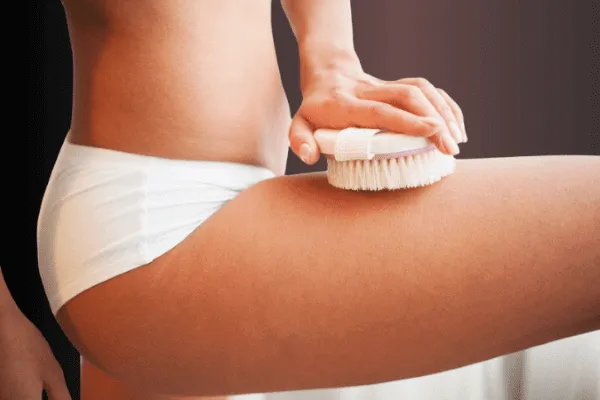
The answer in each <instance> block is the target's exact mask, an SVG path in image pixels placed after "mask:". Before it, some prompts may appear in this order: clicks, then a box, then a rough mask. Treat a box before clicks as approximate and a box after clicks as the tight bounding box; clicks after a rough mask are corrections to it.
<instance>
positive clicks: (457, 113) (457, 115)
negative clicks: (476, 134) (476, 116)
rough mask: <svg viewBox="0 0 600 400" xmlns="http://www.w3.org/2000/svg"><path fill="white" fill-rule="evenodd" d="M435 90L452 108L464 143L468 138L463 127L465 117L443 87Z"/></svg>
mask: <svg viewBox="0 0 600 400" xmlns="http://www.w3.org/2000/svg"><path fill="white" fill-rule="evenodd" d="M437 91H438V92H439V93H440V95H441V96H442V97H443V98H444V99H445V100H446V103H448V105H449V106H450V108H451V109H452V112H453V113H454V117H455V118H456V121H458V124H459V126H460V128H461V131H462V139H463V140H462V141H463V142H465V143H466V142H467V141H468V140H469V139H468V138H467V130H466V129H465V117H464V115H463V112H462V110H461V109H460V107H459V106H458V104H457V103H456V102H455V101H454V99H452V97H450V96H449V95H448V93H446V91H445V90H444V89H440V88H437Z"/></svg>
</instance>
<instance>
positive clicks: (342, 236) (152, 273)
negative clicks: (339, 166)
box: [58, 0, 600, 400]
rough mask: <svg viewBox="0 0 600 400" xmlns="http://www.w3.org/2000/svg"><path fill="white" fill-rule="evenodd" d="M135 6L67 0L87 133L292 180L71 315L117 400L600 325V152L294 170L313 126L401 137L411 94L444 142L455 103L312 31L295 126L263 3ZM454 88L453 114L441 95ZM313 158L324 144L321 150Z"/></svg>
mask: <svg viewBox="0 0 600 400" xmlns="http://www.w3.org/2000/svg"><path fill="white" fill-rule="evenodd" d="M307 3H312V4H313V6H314V5H315V4H316V3H314V2H308V1H307ZM128 4H129V3H127V2H121V1H118V0H104V1H100V0H95V1H89V0H88V1H86V0H66V1H65V6H66V10H67V15H68V20H69V30H70V33H71V41H72V44H73V51H74V58H75V90H74V108H73V124H72V129H71V138H72V141H73V142H75V143H78V144H83V145H89V146H97V147H106V148H111V149H116V150H121V151H128V152H132V153H140V154H149V155H154V156H159V157H172V158H180V159H205V160H222V161H234V162H241V163H248V164H254V165H262V166H265V167H267V168H270V169H271V170H273V171H274V172H275V173H276V175H278V177H277V178H275V179H271V180H268V181H265V182H261V183H259V184H257V185H255V186H253V187H251V188H249V189H248V190H246V191H244V192H243V193H242V194H240V195H239V196H238V197H236V198H235V199H234V200H232V201H230V202H228V203H227V204H226V205H224V206H223V207H222V208H221V209H220V210H219V211H218V212H217V213H216V214H214V215H213V216H212V217H211V218H210V219H209V220H208V221H206V222H205V223H204V224H203V225H201V226H200V227H198V228H197V229H196V230H195V231H194V232H193V233H192V234H191V235H190V236H189V237H188V238H186V239H185V240H184V241H183V242H182V243H181V244H180V245H178V246H177V247H175V248H174V249H172V250H171V251H169V252H168V253H167V254H165V255H163V256H162V257H160V258H158V259H157V260H155V261H154V262H152V263H150V264H149V265H146V266H143V267H140V268H138V269H136V270H134V271H131V272H128V273H126V274H123V275H121V276H119V277H116V278H114V279H111V280H109V281H107V282H104V283H102V284H100V285H98V286H96V287H94V288H91V289H89V290H87V291H85V292H83V293H81V294H80V295H79V296H77V297H75V298H74V299H73V300H71V301H70V302H69V303H67V305H65V306H64V307H63V308H62V309H61V310H60V312H59V314H58V320H59V322H60V324H61V326H62V328H63V329H64V331H65V333H66V334H67V335H68V336H69V338H70V339H71V341H72V342H73V344H74V345H75V346H76V347H77V348H78V349H79V350H80V351H81V353H82V355H83V356H84V357H85V359H86V361H85V362H84V368H83V370H82V385H83V387H84V388H86V387H87V388H94V387H95V388H104V389H98V390H106V391H107V393H105V394H104V396H103V397H102V396H101V397H99V398H113V399H115V400H121V399H127V398H130V397H127V396H128V395H129V394H126V393H127V392H128V391H130V393H131V391H132V390H133V391H134V392H137V393H138V394H135V395H130V396H138V395H139V396H141V394H139V393H143V392H148V391H151V392H154V393H170V394H172V395H192V396H201V395H207V396H219V395H227V394H234V393H252V392H267V391H279V390H293V389H307V388H324V387H341V386H354V385H359V384H367V383H376V382H384V381H389V380H395V379H401V378H406V377H413V376H420V375H424V374H428V373H432V372H436V371H441V370H445V369H449V368H454V367H458V366H461V365H466V364H469V363H473V362H477V361H482V360H485V359H489V358H492V357H494V356H497V355H500V354H506V353H509V352H513V351H516V350H519V349H523V348H527V347H530V346H533V345H536V344H541V343H545V342H548V341H551V340H555V339H559V338H562V337H566V336H570V335H574V334H577V333H582V332H588V331H590V330H594V329H598V328H600V318H599V316H600V293H599V292H598V290H597V282H598V281H599V280H600V249H599V248H598V246H597V243H598V242H599V241H600V210H599V207H598V204H600V172H598V171H600V158H599V157H584V156H581V157H576V156H572V157H528V158H507V159H486V160H461V161H459V162H458V169H457V172H456V173H455V174H454V175H452V176H450V177H448V178H446V179H444V180H443V181H441V182H439V183H438V184H435V185H433V186H431V187H428V188H419V189H412V190H404V191H395V192H380V193H354V192H347V191H341V190H337V189H334V188H332V187H330V186H329V185H328V184H327V182H326V179H325V177H324V175H323V174H306V175H300V176H290V177H285V176H281V175H283V171H284V169H285V163H286V155H287V149H288V145H291V146H292V149H293V150H294V152H296V154H298V155H300V154H299V148H300V147H301V145H302V144H303V143H310V145H313V146H314V142H312V141H310V133H311V132H312V130H313V129H315V128H316V125H336V124H342V123H343V121H344V119H345V121H346V122H345V123H347V124H350V123H352V124H353V125H363V124H364V125H369V123H375V124H376V125H381V126H378V127H385V126H384V125H387V124H394V126H397V127H398V130H401V129H400V128H401V127H400V126H398V124H399V123H400V122H399V121H400V120H402V118H390V116H389V115H390V113H391V111H394V112H393V113H392V114H394V113H395V114H396V115H397V114H398V113H397V110H400V109H403V110H404V111H407V112H411V113H413V114H414V116H413V117H414V118H411V121H412V122H413V123H415V121H421V122H422V119H419V118H437V119H438V120H439V121H441V122H439V124H438V125H439V126H438V125H436V127H432V129H431V130H429V129H424V130H423V131H422V132H421V131H420V133H418V132H415V134H421V135H424V136H429V137H432V139H433V140H435V141H436V142H437V143H439V144H440V146H441V143H442V141H441V137H442V135H443V134H444V133H448V132H450V131H449V130H448V129H447V126H446V122H448V119H455V120H457V121H459V120H460V118H462V114H461V112H460V110H459V109H458V108H457V107H458V106H457V105H456V104H454V103H453V102H452V101H451V99H449V97H448V96H444V95H442V94H441V93H442V92H440V91H439V90H431V87H430V86H429V85H428V82H426V81H424V80H422V79H418V80H414V79H412V80H407V81H404V82H403V83H399V82H388V83H385V82H383V81H378V80H376V79H375V78H373V77H370V76H368V75H367V74H364V73H363V72H362V70H360V69H357V66H356V64H355V63H354V62H353V61H348V60H349V59H350V60H352V59H353V57H350V58H348V54H350V53H349V52H348V51H349V50H348V49H344V48H343V49H341V51H340V52H337V51H336V52H330V51H324V50H323V49H315V48H314V42H312V43H311V41H310V40H306V41H305V40H302V41H300V40H299V42H301V43H306V46H308V47H302V48H301V49H300V52H301V54H302V55H303V56H302V70H303V84H302V86H303V95H304V97H305V101H304V102H303V106H301V112H300V114H298V115H299V117H298V118H297V119H296V121H300V123H301V126H300V128H298V126H296V127H294V126H292V129H291V137H290V139H289V140H288V132H289V131H290V125H291V116H290V113H289V107H288V105H287V100H286V98H285V93H284V91H283V88H282V85H281V80H280V77H279V72H278V70H277V62H276V57H275V52H274V46H273V40H272V36H271V28H270V24H269V15H270V3H269V2H268V1H266V0H261V1H254V2H251V3H248V2H239V1H233V0H230V1H227V0H226V1H217V0H206V1H202V2H189V1H184V0H174V1H169V2H164V1H157V0H146V1H144V2H139V3H136V5H135V7H130V6H128ZM313 8H314V9H318V7H313ZM331 10H333V11H331V12H334V11H335V8H332V9H331ZM288 11H289V10H288ZM323 11H324V12H325V10H323ZM296 13H297V14H298V15H300V16H299V17H297V18H299V19H302V18H305V19H306V20H309V14H306V15H305V16H304V17H302V15H304V14H303V13H301V12H298V10H296ZM342 17H344V16H342ZM345 17H348V16H347V15H346V16H345ZM296 25H297V26H305V25H306V24H296ZM333 42H336V43H340V41H333ZM342 42H343V43H346V42H347V41H342ZM342 47H343V46H342ZM308 49H310V50H308ZM328 50H330V49H328ZM338 50H339V49H338ZM339 53H341V54H343V56H340V57H337V56H336V57H335V58H334V59H332V58H331V54H335V55H337V54H339ZM327 54H329V56H325V55H327ZM326 57H329V58H326ZM247 60H253V62H252V63H248V62H247ZM324 60H327V61H324ZM240 65H244V68H240ZM332 82H333V84H332ZM340 82H341V83H340ZM338 83H340V84H338ZM398 85H401V86H398ZM382 87H383V89H382ZM411 87H412V88H413V89H409V88H411ZM420 87H422V89H419V90H420V91H419V92H418V93H421V94H420V95H416V93H417V92H416V91H415V89H414V88H420ZM391 94H395V95H394V96H391ZM438 94H440V96H442V97H437V96H438ZM433 97H435V99H437V100H435V99H433ZM440 98H444V99H446V103H444V104H445V105H446V107H448V110H451V112H450V113H448V112H447V110H446V111H443V110H441V109H440V110H438V108H444V107H443V106H442V105H440V104H442V103H441V102H440V100H439V99H440ZM342 100H343V101H342ZM427 101H430V103H431V104H429V105H427V104H426V103H427ZM373 102H376V103H377V106H376V107H374V104H373ZM359 103H360V104H359ZM322 105H327V107H322ZM388 106H393V107H396V109H395V110H391V109H390V108H389V107H388ZM357 110H358V111H361V112H357ZM325 115H327V116H329V117H330V118H332V117H331V115H335V116H336V117H335V118H336V119H335V120H331V119H330V120H325V119H323V118H324V116H325ZM350 117H352V118H354V120H351V119H350ZM405 125H406V124H405ZM405 125H402V126H405ZM414 126H420V127H421V128H422V127H423V125H422V124H419V123H415V125H414ZM322 127H327V126H322ZM421 128H419V129H421ZM463 133H464V132H463ZM471 134H477V133H476V132H474V133H471ZM436 138H437V139H436ZM290 142H291V143H290ZM317 154H318V153H317V151H316V149H315V148H314V147H313V148H311V153H310V159H309V160H308V163H313V162H315V161H316V157H317ZM98 332H102V334H101V335H100V334H98ZM91 365H95V366H96V368H92V367H91ZM88 366H90V368H88ZM109 388H112V389H109ZM142 388H143V391H142ZM84 390H85V389H84ZM109 390H114V392H108V391H109ZM91 392H93V391H92V390H89V391H88V394H84V396H88V398H89V399H93V397H91V396H92V395H91V394H89V393H91ZM96 393H100V392H96ZM115 393H117V394H115ZM123 393H125V394H123ZM97 395H98V396H100V394H97ZM119 396H121V397H119ZM158 398H160V399H161V400H163V398H165V399H166V398H168V397H158ZM83 399H84V400H87V399H86V398H85V397H83Z"/></svg>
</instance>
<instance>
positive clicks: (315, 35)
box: [282, 0, 467, 164]
mask: <svg viewBox="0 0 600 400" xmlns="http://www.w3.org/2000/svg"><path fill="white" fill-rule="evenodd" d="M282 5H283V9H284V11H285V13H286V15H287V17H288V19H289V21H290V25H291V26H292V30H293V31H294V34H295V36H296V40H297V41H298V50H299V53H300V88H301V90H302V97H303V100H302V105H301V107H300V109H299V110H298V112H297V113H296V115H295V116H294V119H293V120H292V125H291V127H290V147H291V149H292V151H293V152H294V153H296V155H297V156H298V157H300V158H301V159H302V160H303V161H304V162H305V163H307V164H314V163H315V162H316V161H317V160H318V159H319V149H318V146H317V144H316V142H315V140H314V138H313V133H314V131H315V130H316V129H318V128H338V129H340V128H345V127H348V126H358V127H369V128H381V129H386V130H390V131H392V132H401V133H405V134H408V135H416V136H425V137H428V138H429V139H430V140H431V141H432V142H433V143H434V144H435V145H436V146H437V147H438V149H439V150H440V151H441V152H444V153H447V154H452V155H455V154H458V152H459V149H458V145H457V143H460V142H465V141H466V140H467V134H466V131H465V127H464V118H463V115H462V111H461V110H460V107H459V106H458V104H456V102H455V101H454V100H453V99H452V98H451V97H450V96H449V95H448V94H447V93H446V92H445V91H443V90H442V89H439V88H436V87H435V86H433V84H431V83H430V82H429V81H427V80H425V79H423V78H408V79H404V80H398V81H391V82H385V81H382V80H381V79H377V78H375V77H373V76H371V75H369V74H367V73H365V72H364V71H363V69H362V66H361V63H360V60H359V58H358V55H357V54H356V51H355V49H354V40H353V32H352V12H351V9H350V0H327V1H322V0H282ZM461 127H462V128H461Z"/></svg>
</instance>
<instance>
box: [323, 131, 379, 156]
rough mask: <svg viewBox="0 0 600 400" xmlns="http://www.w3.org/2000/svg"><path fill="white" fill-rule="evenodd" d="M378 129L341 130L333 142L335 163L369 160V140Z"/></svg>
mask: <svg viewBox="0 0 600 400" xmlns="http://www.w3.org/2000/svg"><path fill="white" fill-rule="evenodd" d="M380 131H381V130H380V129H366V128H346V129H342V130H341V131H340V132H339V133H338V135H337V137H336V142H335V153H334V156H335V159H336V161H349V160H370V159H371V158H373V156H374V154H373V153H372V152H371V139H372V137H373V136H374V135H375V134H376V133H377V132H380Z"/></svg>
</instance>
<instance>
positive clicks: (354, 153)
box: [314, 128, 433, 161]
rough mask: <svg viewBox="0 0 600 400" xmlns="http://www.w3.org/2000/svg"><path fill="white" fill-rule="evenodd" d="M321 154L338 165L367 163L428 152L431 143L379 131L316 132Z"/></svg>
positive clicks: (421, 139)
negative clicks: (390, 155)
mask: <svg viewBox="0 0 600 400" xmlns="http://www.w3.org/2000/svg"><path fill="white" fill-rule="evenodd" d="M314 138H315V141H316V142H317V145H318V146H319V149H320V151H321V153H323V154H325V155H330V156H335V159H336V160H338V161H346V160H371V159H373V158H378V157H377V156H378V155H379V156H381V155H386V154H395V153H414V152H419V151H421V150H424V149H430V148H431V146H432V145H433V143H432V142H431V141H430V140H429V139H427V138H424V137H418V136H410V135H404V134H401V133H394V132H390V131H384V130H379V129H368V128H347V129H342V130H339V129H318V130H317V131H316V132H315V134H314Z"/></svg>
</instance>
